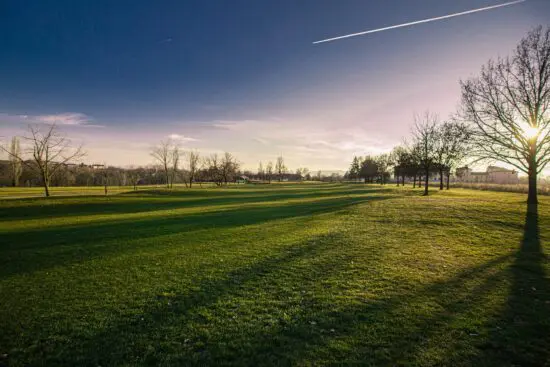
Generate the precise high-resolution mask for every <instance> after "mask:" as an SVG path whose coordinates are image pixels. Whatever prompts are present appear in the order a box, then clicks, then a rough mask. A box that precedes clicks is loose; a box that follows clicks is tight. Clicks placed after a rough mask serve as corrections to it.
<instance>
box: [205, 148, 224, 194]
mask: <svg viewBox="0 0 550 367" xmlns="http://www.w3.org/2000/svg"><path fill="white" fill-rule="evenodd" d="M204 165H205V168H206V172H205V173H206V175H207V177H208V179H209V180H211V181H213V182H214V183H215V184H216V185H218V186H221V184H222V183H223V175H222V168H221V166H222V165H221V161H220V159H219V157H218V154H216V153H214V154H211V155H210V156H209V157H206V158H205V159H204Z"/></svg>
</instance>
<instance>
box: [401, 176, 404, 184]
mask: <svg viewBox="0 0 550 367" xmlns="http://www.w3.org/2000/svg"><path fill="white" fill-rule="evenodd" d="M401 186H405V175H403V176H401Z"/></svg>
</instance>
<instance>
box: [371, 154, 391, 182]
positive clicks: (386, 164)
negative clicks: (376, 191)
mask: <svg viewBox="0 0 550 367" xmlns="http://www.w3.org/2000/svg"><path fill="white" fill-rule="evenodd" d="M375 161H376V167H377V169H378V177H379V179H380V184H381V185H385V184H386V180H387V179H388V177H389V176H390V172H389V169H390V167H391V166H392V165H393V157H392V156H391V155H390V154H380V155H378V156H376V157H375Z"/></svg>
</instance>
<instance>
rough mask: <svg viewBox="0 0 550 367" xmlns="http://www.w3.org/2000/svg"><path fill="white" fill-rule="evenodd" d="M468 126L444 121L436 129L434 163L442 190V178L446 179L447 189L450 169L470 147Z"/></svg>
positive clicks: (461, 159) (457, 122)
mask: <svg viewBox="0 0 550 367" xmlns="http://www.w3.org/2000/svg"><path fill="white" fill-rule="evenodd" d="M470 141H471V133H470V129H469V127H468V126H467V125H466V124H464V123H462V122H459V121H453V120H451V121H446V122H444V123H442V124H441V125H440V126H439V127H438V129H437V142H436V144H435V165H436V167H437V170H438V171H439V189H440V190H443V178H444V177H445V178H446V179H447V190H449V180H450V175H451V171H452V170H453V169H456V168H457V165H458V164H460V163H461V162H462V161H463V160H464V158H465V157H466V155H467V154H468V152H469V149H470Z"/></svg>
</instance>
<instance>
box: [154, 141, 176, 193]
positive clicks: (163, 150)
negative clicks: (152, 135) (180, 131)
mask: <svg viewBox="0 0 550 367" xmlns="http://www.w3.org/2000/svg"><path fill="white" fill-rule="evenodd" d="M171 146H172V142H171V141H170V140H163V141H161V142H160V144H159V145H158V146H155V147H153V149H152V151H151V156H152V157H153V158H154V159H155V160H156V161H157V162H158V163H159V164H160V165H161V166H162V169H163V171H164V177H165V178H166V187H167V188H170V166H171V164H172V148H171Z"/></svg>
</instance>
